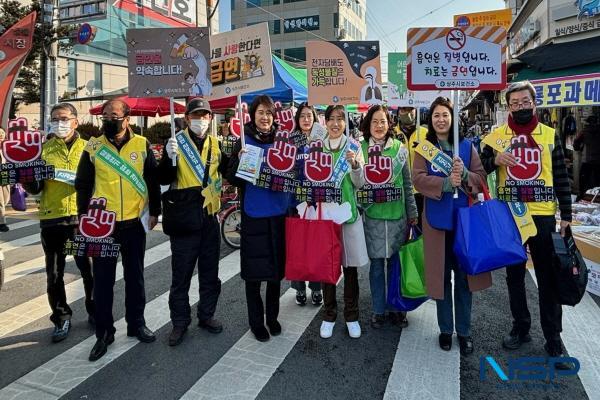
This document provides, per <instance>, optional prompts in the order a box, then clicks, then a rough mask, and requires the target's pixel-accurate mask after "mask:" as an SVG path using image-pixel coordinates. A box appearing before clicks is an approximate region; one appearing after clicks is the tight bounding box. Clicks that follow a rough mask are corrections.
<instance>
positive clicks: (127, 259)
mask: <svg viewBox="0 0 600 400" xmlns="http://www.w3.org/2000/svg"><path fill="white" fill-rule="evenodd" d="M112 236H113V237H114V238H115V243H119V244H121V258H122V261H123V278H124V279H125V321H127V328H128V329H132V330H134V329H137V328H139V327H140V326H143V325H145V324H146V322H145V321H144V308H145V307H146V293H145V291H144V253H145V251H146V232H144V227H143V226H142V224H141V222H139V221H138V222H136V223H132V224H130V225H126V226H119V225H118V224H117V227H116V228H115V232H114V233H113V235H112ZM93 266H94V302H95V303H96V337H97V338H102V337H104V335H106V334H113V333H114V332H115V327H114V320H113V315H112V307H113V286H114V285H115V273H116V269H117V259H116V258H101V257H96V258H94V261H93Z"/></svg>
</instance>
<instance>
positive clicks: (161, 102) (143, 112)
mask: <svg viewBox="0 0 600 400" xmlns="http://www.w3.org/2000/svg"><path fill="white" fill-rule="evenodd" d="M117 99H118V100H123V101H124V102H125V103H127V104H128V105H129V107H130V108H131V114H130V115H131V116H132V117H155V116H156V114H158V115H159V116H161V117H163V116H165V115H170V114H171V112H170V111H169V99H168V98H166V97H145V98H139V99H134V98H131V97H127V96H123V97H117ZM183 113H185V106H182V105H181V104H178V103H175V114H183ZM90 114H92V115H100V114H102V104H98V105H97V106H95V107H92V108H90Z"/></svg>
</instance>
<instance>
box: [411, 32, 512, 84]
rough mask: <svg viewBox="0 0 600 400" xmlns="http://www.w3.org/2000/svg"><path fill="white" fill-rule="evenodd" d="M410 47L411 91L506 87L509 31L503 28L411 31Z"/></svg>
mask: <svg viewBox="0 0 600 400" xmlns="http://www.w3.org/2000/svg"><path fill="white" fill-rule="evenodd" d="M407 48H408V62H407V83H408V88H409V89H411V90H438V89H445V90H475V89H483V90H503V89H504V88H505V87H506V30H505V29H504V28H502V27H496V26H487V27H468V28H464V29H460V28H411V29H409V30H408V46H407Z"/></svg>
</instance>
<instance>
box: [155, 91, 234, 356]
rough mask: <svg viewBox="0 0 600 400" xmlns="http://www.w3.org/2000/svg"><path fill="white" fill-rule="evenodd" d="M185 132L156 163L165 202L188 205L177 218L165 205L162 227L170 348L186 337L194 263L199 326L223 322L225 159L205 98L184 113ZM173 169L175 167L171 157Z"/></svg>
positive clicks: (214, 327)
mask: <svg viewBox="0 0 600 400" xmlns="http://www.w3.org/2000/svg"><path fill="white" fill-rule="evenodd" d="M185 121H186V123H187V128H186V129H184V130H182V131H180V132H178V133H177V135H176V138H170V139H169V140H168V142H167V144H166V146H165V148H164V150H163V156H162V158H161V160H160V164H159V181H160V184H161V185H170V189H171V190H170V191H169V192H168V193H169V194H168V195H173V196H174V197H173V199H170V200H169V199H167V198H166V195H167V193H165V195H163V196H165V197H163V201H164V202H166V201H174V200H177V199H179V198H183V197H180V196H185V197H187V198H188V199H191V201H183V202H181V205H180V207H182V208H184V209H183V210H181V212H182V213H184V214H185V215H183V218H180V217H181V215H171V214H170V213H168V212H167V205H165V209H164V214H163V227H164V228H165V233H167V234H168V235H169V238H170V240H171V251H172V253H173V256H172V257H171V269H172V281H171V289H170V292H169V309H170V311H171V322H172V324H173V329H172V331H171V334H170V335H169V345H170V346H177V345H179V344H180V343H181V342H182V341H183V338H184V335H185V333H186V331H187V328H188V326H189V324H190V323H191V322H192V319H191V315H190V314H191V308H190V302H189V297H188V292H189V290H190V284H191V281H192V275H193V274H194V270H195V269H196V265H198V280H199V282H200V286H199V291H200V301H199V302H198V313H197V315H198V326H199V327H200V328H202V329H205V330H207V331H208V332H210V333H215V334H217V333H221V332H222V331H223V326H222V324H221V323H220V322H219V321H218V320H216V319H215V318H214V314H215V310H216V308H217V302H218V300H219V295H220V293H221V281H220V280H219V254H220V236H219V234H220V231H219V223H218V221H217V212H219V209H220V206H221V200H220V194H221V176H222V174H223V173H224V172H225V171H226V169H227V165H228V164H229V159H228V158H227V157H226V156H225V155H224V154H222V153H221V149H220V142H219V139H218V138H217V137H216V136H214V135H211V129H210V126H211V122H212V111H211V109H210V104H209V103H208V101H206V100H204V99H199V98H197V99H193V100H191V101H190V102H189V103H188V105H187V107H186V112H185ZM174 158H175V159H176V160H177V165H176V166H174V165H173V161H172V160H173V159H174ZM168 218H172V219H174V220H176V221H174V222H175V224H174V225H175V226H176V229H175V230H174V231H167V229H166V227H167V226H168V225H167V224H168V223H169V222H171V221H168V220H167V219H168Z"/></svg>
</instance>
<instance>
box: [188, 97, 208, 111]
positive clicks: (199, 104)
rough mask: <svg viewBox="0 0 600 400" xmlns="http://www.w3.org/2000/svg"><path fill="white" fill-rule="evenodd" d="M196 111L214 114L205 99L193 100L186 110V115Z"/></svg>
mask: <svg viewBox="0 0 600 400" xmlns="http://www.w3.org/2000/svg"><path fill="white" fill-rule="evenodd" d="M196 111H208V112H209V113H211V114H212V110H211V109H210V103H209V102H208V101H207V100H204V99H193V100H191V101H190V102H189V103H188V104H187V106H186V108H185V113H186V115H187V114H191V113H193V112H196Z"/></svg>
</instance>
